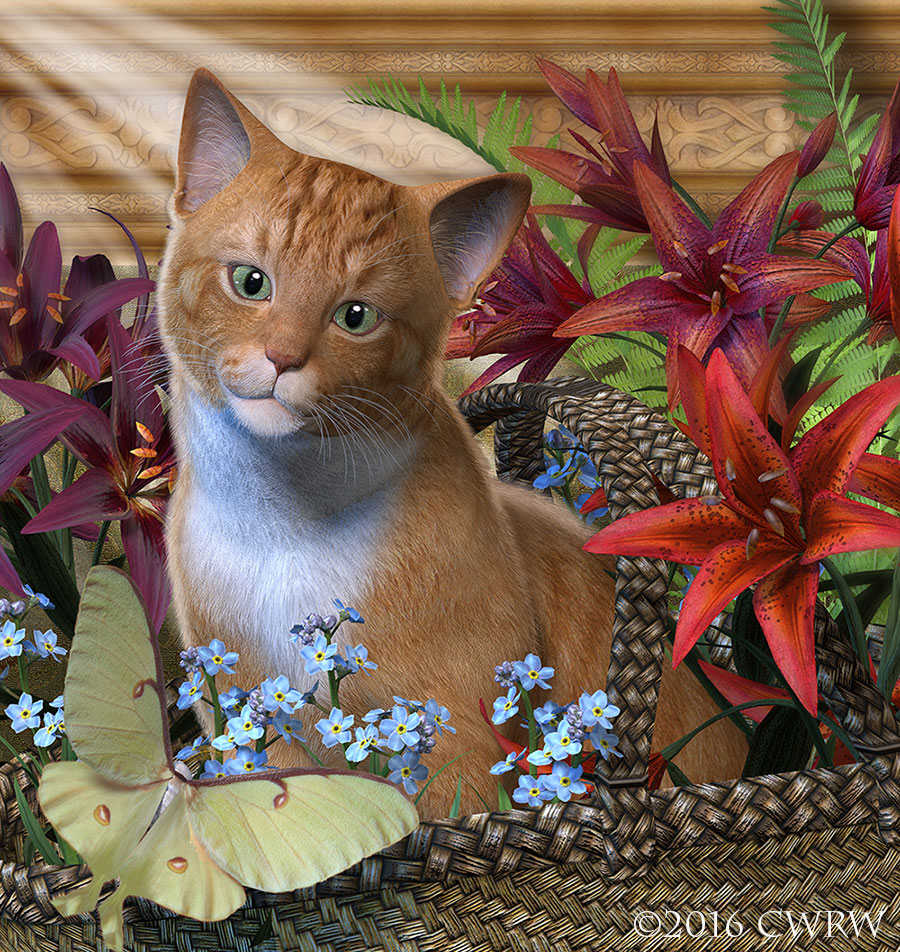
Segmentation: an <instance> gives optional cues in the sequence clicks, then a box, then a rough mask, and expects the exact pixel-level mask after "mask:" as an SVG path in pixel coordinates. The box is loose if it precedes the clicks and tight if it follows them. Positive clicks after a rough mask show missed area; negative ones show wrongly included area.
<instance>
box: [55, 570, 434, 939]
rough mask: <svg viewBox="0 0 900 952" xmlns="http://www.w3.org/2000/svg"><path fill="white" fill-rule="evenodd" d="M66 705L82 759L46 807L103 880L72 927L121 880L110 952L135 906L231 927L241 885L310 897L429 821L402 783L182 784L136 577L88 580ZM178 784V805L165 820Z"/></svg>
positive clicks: (99, 573)
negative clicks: (128, 901) (308, 889)
mask: <svg viewBox="0 0 900 952" xmlns="http://www.w3.org/2000/svg"><path fill="white" fill-rule="evenodd" d="M65 703H66V730H67V732H68V736H69V739H70V741H71V742H72V746H73V748H74V750H75V753H76V754H77V756H78V758H79V759H78V761H77V762H75V761H69V762H65V763H51V764H48V765H47V766H46V767H45V768H44V773H43V776H42V777H41V783H40V787H39V789H38V798H39V800H40V804H41V808H42V809H43V811H44V814H45V815H46V817H47V819H48V820H50V822H51V823H52V824H53V826H54V828H55V829H56V830H57V831H58V832H59V833H60V835H61V836H62V837H64V838H65V839H66V840H68V842H69V843H71V845H72V846H73V847H75V849H77V850H78V852H79V853H81V855H82V856H84V858H85V861H86V862H87V864H88V865H89V866H90V868H91V871H92V873H93V879H92V880H91V882H90V884H89V885H86V886H83V887H80V888H79V889H76V890H73V891H72V892H69V893H67V894H65V895H64V896H61V897H60V898H58V899H55V900H54V901H53V904H54V906H55V907H56V908H57V910H58V911H59V912H60V914H61V915H63V916H70V915H76V914H78V913H82V912H89V911H90V910H92V909H93V908H94V907H95V906H96V905H97V900H98V899H99V896H100V889H101V887H102V886H103V883H104V882H106V881H108V880H111V879H115V878H118V879H119V886H118V888H117V889H116V891H115V892H114V893H113V894H112V895H111V896H109V897H108V898H107V899H106V900H105V901H104V902H103V904H102V906H101V907H100V922H101V926H102V928H103V938H104V940H105V941H106V943H107V945H108V946H109V947H110V948H111V949H115V950H121V949H122V946H123V943H124V928H123V922H122V903H123V902H124V900H125V898H126V897H127V896H144V897H146V898H148V899H151V900H153V901H154V902H157V903H159V904H160V905H163V906H167V907H168V908H169V909H172V910H173V911H174V912H176V913H179V914H181V915H186V916H191V917H192V918H195V919H204V920H216V919H224V918H226V917H227V916H229V915H230V914H231V913H232V912H234V910H235V909H237V908H238V907H239V906H241V905H242V904H243V902H244V899H245V896H244V890H243V888H242V885H241V884H243V885H245V886H249V887H252V888H253V889H259V890H264V891H268V892H282V891H287V890H291V889H299V888H301V887H304V886H311V885H313V884H314V883H317V882H320V881H321V880H323V879H327V878H328V877H329V876H333V875H334V874H336V873H338V872H340V871H341V870H343V869H346V868H347V867H348V866H350V865H352V864H353V863H355V862H358V861H359V860H360V859H362V858H363V857H365V856H368V855H369V854H371V853H374V852H376V851H378V850H379V849H382V848H383V847H385V846H387V845H389V844H390V843H393V842H395V841H396V840H398V839H400V838H401V837H402V836H404V835H406V834H407V833H409V832H410V831H411V830H413V829H414V828H415V826H416V824H417V823H418V817H417V815H416V810H415V807H414V806H413V805H412V804H411V803H410V802H409V801H408V800H407V798H406V797H405V796H404V795H403V793H401V792H400V790H399V789H398V788H397V787H395V786H394V785H393V784H390V783H388V782H387V781H384V780H381V779H380V778H377V777H371V776H368V775H364V774H359V773H354V772H351V771H346V770H327V769H321V770H299V769H298V770H277V771H274V770H273V771H267V772H266V773H264V774H263V773H261V774H259V775H258V776H256V777H253V776H247V777H228V778H223V779H218V780H203V781H200V780H188V779H185V778H183V777H182V776H181V774H179V773H177V772H176V770H175V764H174V761H173V759H172V750H171V745H170V743H169V734H168V730H167V728H166V713H165V703H164V693H163V672H162V663H161V661H160V657H159V652H158V650H157V648H156V643H155V641H154V640H153V638H152V636H151V634H150V626H149V624H148V622H147V616H146V613H145V610H144V606H143V603H142V602H141V600H140V597H139V596H138V594H137V592H136V591H135V589H134V586H133V584H132V582H131V580H130V579H129V578H128V576H127V575H125V573H123V572H120V571H119V570H117V569H114V568H110V567H109V566H98V567H96V568H93V569H91V571H90V573H89V574H88V577H87V581H86V582H85V587H84V592H83V594H82V596H81V606H80V609H79V613H78V621H77V624H76V628H75V638H74V640H73V643H72V651H71V654H70V656H69V666H68V670H67V673H66V683H65ZM170 784H171V787H172V788H174V790H175V794H174V797H171V799H169V802H168V803H167V805H166V806H165V807H164V809H163V810H162V813H161V815H160V816H159V818H158V819H157V820H156V822H153V818H154V816H156V813H157V810H158V809H159V807H160V804H161V802H162V800H163V795H164V793H165V792H166V790H167V788H169V786H170ZM169 793H170V796H171V794H172V789H170V790H169ZM167 799H168V798H167ZM151 824H152V825H151Z"/></svg>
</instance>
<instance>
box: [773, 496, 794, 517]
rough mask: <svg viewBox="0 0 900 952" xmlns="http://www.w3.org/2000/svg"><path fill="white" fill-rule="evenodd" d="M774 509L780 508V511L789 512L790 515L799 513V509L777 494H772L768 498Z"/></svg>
mask: <svg viewBox="0 0 900 952" xmlns="http://www.w3.org/2000/svg"><path fill="white" fill-rule="evenodd" d="M769 502H770V503H772V505H773V506H775V508H776V509H780V510H781V511H782V512H789V513H790V514H791V515H792V516H798V515H800V510H799V509H798V508H797V507H796V506H795V505H794V504H793V503H790V502H787V501H786V500H784V499H779V497H778V496H772V498H771V499H770V500H769Z"/></svg>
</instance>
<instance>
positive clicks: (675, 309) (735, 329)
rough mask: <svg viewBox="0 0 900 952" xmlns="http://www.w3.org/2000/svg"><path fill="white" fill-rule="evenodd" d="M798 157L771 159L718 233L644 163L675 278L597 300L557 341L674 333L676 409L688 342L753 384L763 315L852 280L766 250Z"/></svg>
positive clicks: (644, 191) (653, 212)
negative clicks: (791, 299)
mask: <svg viewBox="0 0 900 952" xmlns="http://www.w3.org/2000/svg"><path fill="white" fill-rule="evenodd" d="M797 158H798V155H797V153H796V152H792V153H789V154H787V155H782V156H780V157H779V158H777V159H775V160H774V161H773V162H770V163H769V165H767V166H766V167H765V168H764V169H763V170H762V172H760V173H759V174H758V175H757V176H756V177H755V178H754V179H753V180H752V181H751V182H750V184H749V185H748V186H747V187H746V188H745V189H744V190H743V191H742V192H741V194H740V195H738V197H737V198H736V199H735V200H734V201H733V202H732V203H731V204H730V205H729V206H728V207H727V208H726V209H725V210H724V211H723V212H722V214H721V215H719V217H718V219H717V220H716V223H715V225H714V227H713V229H712V231H710V230H709V229H708V228H707V227H706V226H705V225H703V224H702V222H700V221H699V220H698V219H697V217H696V216H695V215H694V213H693V212H692V211H691V210H690V209H689V208H688V207H687V206H686V205H685V204H684V202H682V200H681V199H680V198H679V197H678V195H677V194H676V193H675V191H674V190H673V189H672V188H671V187H670V186H668V185H667V184H666V183H665V182H663V181H662V180H661V179H660V178H658V177H657V176H656V175H655V174H654V173H653V172H651V171H650V169H648V168H647V167H646V166H645V165H643V163H641V162H635V164H634V180H635V184H636V186H637V192H638V196H639V198H640V200H641V205H642V206H643V208H644V211H645V212H646V215H647V221H648V222H649V223H650V231H651V234H652V236H653V242H654V244H655V246H656V252H657V254H658V255H659V260H660V262H661V263H662V265H663V267H664V268H665V269H666V272H665V273H664V274H663V275H661V276H660V277H650V278H639V279H638V280H636V281H632V282H630V283H629V284H626V285H625V286H624V287H622V288H619V289H618V290H617V291H613V292H611V293H610V294H606V295H604V296H603V297H601V298H598V299H597V300H595V301H592V302H591V303H590V304H587V305H586V306H585V307H583V308H582V309H581V310H580V311H579V312H578V313H577V314H575V315H574V316H573V317H571V318H569V320H568V321H566V322H565V323H564V324H562V325H561V326H560V327H559V328H557V330H556V331H555V332H554V336H556V337H575V336H578V335H581V334H602V333H605V332H607V331H622V330H636V331H658V332H661V333H663V334H665V335H666V336H667V337H668V350H667V354H666V377H667V379H668V388H669V408H670V409H673V408H674V407H675V405H676V404H677V402H678V376H677V374H676V372H675V371H676V367H675V358H676V353H677V349H678V346H679V345H684V346H685V347H687V348H688V349H689V350H690V351H691V352H692V353H694V354H696V356H697V357H698V358H700V359H701V360H703V359H704V358H705V356H706V354H707V353H709V352H711V351H712V349H713V348H714V347H721V348H722V349H723V350H724V351H725V353H726V354H727V356H728V359H729V361H730V362H731V364H732V366H733V367H734V370H735V373H737V375H738V377H739V379H740V380H741V382H742V383H743V384H744V385H745V386H749V384H750V381H751V379H752V377H753V374H754V373H755V371H756V370H757V369H758V368H759V366H760V365H761V364H762V362H763V360H764V359H765V356H766V354H768V352H769V343H768V334H767V331H766V324H765V319H764V318H763V317H760V315H759V309H760V308H762V307H765V306H766V305H769V304H772V303H774V302H781V301H782V300H784V298H786V297H787V296H788V295H790V294H796V293H797V292H800V291H808V290H810V289H812V288H819V287H822V285H825V284H832V283H834V282H836V281H843V280H846V279H847V278H848V277H850V275H849V273H848V272H847V271H846V270H845V269H844V268H842V267H840V266H839V265H835V264H832V263H829V262H827V261H813V260H807V259H803V258H798V257H786V256H781V255H774V254H770V253H767V251H766V247H767V244H768V241H769V237H770V236H771V234H772V228H773V226H774V224H775V220H776V218H777V216H778V210H779V208H780V206H781V203H782V201H783V200H784V196H785V193H786V192H787V189H788V186H789V185H790V182H791V179H792V178H793V176H794V171H795V169H796V166H797ZM797 322H798V321H795V323H797Z"/></svg>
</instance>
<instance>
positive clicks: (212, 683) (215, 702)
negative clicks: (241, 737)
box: [204, 672, 224, 763]
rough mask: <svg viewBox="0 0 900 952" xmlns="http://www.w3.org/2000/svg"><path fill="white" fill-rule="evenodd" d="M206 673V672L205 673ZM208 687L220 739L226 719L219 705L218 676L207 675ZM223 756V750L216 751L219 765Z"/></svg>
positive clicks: (215, 725) (217, 735)
mask: <svg viewBox="0 0 900 952" xmlns="http://www.w3.org/2000/svg"><path fill="white" fill-rule="evenodd" d="M204 673H205V672H204ZM206 686H207V687H208V688H209V693H210V697H211V699H212V706H213V725H214V728H215V732H216V733H215V736H216V737H220V736H221V735H222V734H223V733H224V731H223V730H222V728H223V727H224V719H223V717H222V705H221V704H219V692H218V691H217V690H216V676H215V675H214V674H208V673H207V674H206ZM222 758H223V754H222V751H221V750H217V751H216V759H217V760H218V761H219V763H222V762H223V760H222Z"/></svg>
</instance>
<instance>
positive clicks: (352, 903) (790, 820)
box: [0, 378, 900, 952]
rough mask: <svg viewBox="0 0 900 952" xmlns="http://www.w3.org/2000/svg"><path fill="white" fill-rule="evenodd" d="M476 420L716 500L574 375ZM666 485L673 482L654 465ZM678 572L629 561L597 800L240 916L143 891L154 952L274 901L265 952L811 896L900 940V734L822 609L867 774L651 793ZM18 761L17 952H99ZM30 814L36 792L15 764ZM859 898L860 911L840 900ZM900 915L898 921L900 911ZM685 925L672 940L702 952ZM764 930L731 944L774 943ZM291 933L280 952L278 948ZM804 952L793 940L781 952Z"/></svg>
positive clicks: (653, 498) (7, 871)
mask: <svg viewBox="0 0 900 952" xmlns="http://www.w3.org/2000/svg"><path fill="white" fill-rule="evenodd" d="M460 406H461V409H462V411H463V412H464V414H465V415H466V416H467V417H468V419H469V422H470V423H471V425H472V427H473V429H475V430H476V431H477V430H480V429H482V428H484V427H485V426H487V425H489V424H491V423H495V424H496V428H495V454H496V458H497V469H498V474H499V475H500V477H501V478H502V479H507V480H519V481H523V482H527V483H529V484H530V483H531V480H533V478H534V477H535V476H536V475H537V474H538V473H539V472H541V471H542V469H543V462H542V452H541V435H542V432H543V428H544V424H545V421H546V419H547V418H548V417H549V418H550V419H552V420H555V421H558V422H560V423H562V424H564V425H565V426H566V427H568V428H569V429H570V430H571V431H572V432H573V433H574V434H575V435H576V436H577V437H578V438H579V439H580V440H581V442H582V445H583V446H584V448H585V449H586V451H587V452H588V453H589V455H590V456H591V458H592V459H593V461H594V463H595V465H596V467H597V471H598V475H599V476H600V480H601V483H602V485H603V487H604V490H605V492H606V495H607V498H608V500H609V505H610V510H611V514H612V516H613V518H619V517H621V516H622V515H624V514H626V513H630V512H634V511H637V510H640V509H643V508H646V507H649V506H653V505H656V504H658V497H657V493H656V489H655V486H654V482H653V477H654V476H655V477H656V478H657V479H659V480H660V481H661V482H662V483H664V484H665V485H667V486H668V487H669V488H670V489H671V490H672V491H673V493H674V494H675V495H676V496H677V497H679V498H682V497H687V496H697V495H705V494H712V493H714V492H716V482H715V479H714V477H713V473H712V468H711V466H710V464H709V461H708V460H707V459H706V457H705V456H703V454H702V453H700V452H699V450H698V449H697V448H696V447H695V446H694V445H693V444H692V443H691V442H690V441H689V440H687V439H686V438H685V437H684V436H683V435H682V434H681V433H680V432H679V431H677V430H676V429H674V428H673V427H671V426H670V425H669V424H668V423H667V422H666V420H665V419H664V418H663V417H661V416H660V415H659V414H658V413H656V412H655V411H652V410H650V409H649V408H647V407H646V406H645V405H644V404H642V403H640V402H639V401H638V400H636V399H634V398H633V397H631V396H629V395H627V394H624V393H621V392H620V391H617V390H614V389H612V388H610V387H607V386H605V385H603V384H598V383H596V382H593V381H585V380H578V379H570V378H560V379H557V380H553V381H549V382H545V383H541V384H501V385H495V386H491V387H488V388H486V389H484V390H482V391H480V392H478V393H476V394H473V395H472V396H470V397H468V398H466V399H465V400H463V401H462V402H461V404H460ZM651 474H652V475H651ZM667 589H668V585H667V574H666V573H665V570H664V563H663V562H661V561H660V560H655V559H644V558H625V557H620V558H619V559H618V562H617V581H616V596H617V598H616V617H615V624H614V640H613V650H612V657H611V660H610V666H609V673H608V681H607V687H606V689H607V693H608V694H609V696H610V700H611V702H612V703H614V704H616V705H617V706H618V707H619V708H620V709H621V711H622V713H621V714H620V715H619V717H618V718H617V720H616V733H617V734H618V736H619V738H620V745H619V746H620V750H622V752H623V755H624V756H623V757H622V759H620V760H617V761H615V762H614V763H612V764H607V763H606V762H604V761H600V764H599V768H598V769H599V773H598V775H597V776H596V777H595V781H596V791H595V802H594V803H592V804H591V803H586V802H579V803H568V804H553V805H547V806H544V807H543V808H541V809H517V810H511V811H508V812H506V813H502V812H498V813H492V814H489V815H488V814H481V815H476V816H470V817H461V818H458V819H455V820H442V821H437V822H432V823H423V824H421V825H420V826H419V828H418V829H417V830H416V831H415V832H414V833H412V834H411V835H410V836H408V837H407V838H406V839H405V840H403V841H401V842H400V843H398V844H395V845H394V846H392V847H390V848H388V849H386V850H384V851H383V852H381V853H379V854H377V855H375V856H372V857H369V858H368V859H366V860H364V861H363V862H361V863H360V864H358V865H357V866H355V867H353V868H351V869H349V870H347V871H345V872H344V873H342V874H340V875H338V876H335V877H333V878H332V879H330V880H328V881H327V882H325V883H321V884H319V885H318V886H315V887H312V888H310V889H306V890H298V891H296V892H294V893H292V894H285V895H272V894H264V893H255V892H251V893H249V895H248V903H247V905H246V906H244V907H243V908H242V909H241V910H238V912H237V913H235V914H234V915H233V916H232V917H231V918H230V919H229V920H227V921H226V922H223V923H208V924H206V923H198V922H195V921H193V920H189V919H184V918H181V917H176V916H174V915H172V914H171V913H169V912H168V911H166V910H164V909H162V908H160V907H158V906H155V905H154V904H153V903H150V902H147V901H145V900H130V901H129V903H128V904H127V906H126V922H127V923H129V924H130V927H131V928H130V930H129V936H130V941H131V942H132V947H133V948H134V949H135V950H141V952H144V950H147V952H149V950H150V949H153V950H165V952H168V950H169V949H171V950H173V952H174V950H176V949H177V950H179V952H186V950H187V952H189V950H199V949H208V950H222V952H230V950H232V949H234V950H237V949H241V950H247V952H249V949H250V947H251V946H250V943H251V940H252V938H253V937H254V935H255V934H256V933H257V930H259V928H260V927H261V925H262V923H263V922H265V921H266V918H267V916H268V915H269V912H270V910H272V911H273V912H274V920H275V923H274V928H275V934H276V937H277V942H276V940H275V939H268V940H265V941H264V942H263V943H262V944H260V945H257V946H256V948H258V949H273V950H274V949H283V950H285V952H293V950H295V949H296V950H300V949H304V950H305V949H322V950H335V952H336V950H341V952H355V950H357V949H360V950H361V949H364V948H365V949H376V950H377V949H392V950H404V952H405V950H431V949H433V950H442V952H443V950H449V952H454V950H459V952H462V950H466V952H469V950H478V952H481V950H485V952H486V950H493V949H497V950H500V949H504V950H506V949H510V950H512V949H516V950H532V949H533V950H538V949H540V950H542V952H543V950H550V949H553V950H554V952H558V950H587V949H605V948H615V949H616V950H617V952H620V950H628V949H647V948H662V946H659V945H648V944H647V941H648V940H647V939H646V938H644V937H642V936H640V935H639V934H638V933H636V932H635V931H634V929H633V912H634V910H636V909H638V910H640V909H645V908H655V907H657V906H661V905H665V906H667V907H668V908H670V909H677V908H684V909H689V908H694V909H701V908H709V909H713V908H714V909H724V908H726V907H727V908H729V910H740V911H741V915H742V916H748V917H749V916H752V915H753V914H754V913H758V912H759V911H764V910H766V909H769V908H772V907H773V905H775V906H778V905H780V906H781V907H786V906H787V905H789V903H790V902H791V901H797V902H801V901H802V902H804V903H810V902H814V903H821V902H828V901H829V897H834V898H833V906H832V907H833V908H849V907H850V906H853V905H854V903H855V904H856V905H857V906H861V907H863V908H866V909H868V908H871V907H872V905H873V903H879V902H880V903H882V905H887V906H890V908H889V910H888V912H889V913H890V915H888V914H886V915H885V917H884V922H883V924H882V927H881V931H880V932H879V937H878V942H879V943H881V942H884V943H886V944H883V945H882V944H872V945H866V944H865V943H864V942H862V940H859V941H857V943H856V944H851V945H846V946H845V945H842V944H841V941H842V940H838V941H836V942H835V943H833V944H832V945H830V946H829V948H835V949H841V950H843V949H844V948H846V949H847V950H850V949H857V948H872V949H882V948H884V949H888V948H891V949H896V948H900V932H898V931H897V927H896V926H894V925H893V924H892V923H894V922H898V921H900V913H898V903H900V900H898V898H897V896H898V893H900V869H898V864H900V851H898V850H897V849H896V845H897V844H896V837H897V830H898V817H900V797H898V791H900V786H898V784H900V759H898V758H897V757H896V755H895V752H896V751H898V750H900V732H898V725H897V722H896V720H895V718H894V715H893V712H892V711H891V709H890V706H889V705H888V704H887V703H886V702H885V701H884V699H883V698H882V696H881V695H880V694H879V693H878V692H877V691H876V690H875V689H874V687H873V686H871V684H870V683H869V679H868V674H867V672H865V671H863V670H862V668H861V666H860V665H859V663H858V661H857V659H856V657H855V656H854V654H853V651H852V649H851V648H850V647H849V646H846V645H844V644H843V643H842V642H840V641H839V639H838V638H837V632H836V627H835V625H834V623H833V622H832V621H831V620H830V619H829V618H828V616H827V615H826V614H825V613H824V612H822V611H820V612H818V613H817V618H816V634H817V655H818V660H819V669H820V672H821V673H820V688H821V689H822V691H823V694H824V695H825V697H826V698H828V699H829V703H830V705H831V708H832V711H833V713H834V715H835V716H836V717H837V718H838V719H839V720H840V722H841V723H842V725H843V726H844V727H845V729H846V730H847V731H848V732H849V733H850V735H851V737H853V739H854V741H856V742H858V746H859V749H860V750H861V752H862V754H863V756H864V758H865V762H864V763H858V764H853V765H850V766H846V767H839V768H834V769H816V770H806V771H800V772H795V773H791V774H781V775H771V776H766V777H758V778H751V779H744V780H740V781H735V782H732V783H717V784H712V783H710V784H701V785H695V786H691V787H679V788H675V789H671V790H664V791H658V792H653V793H651V792H650V791H649V790H648V789H647V786H646V783H647V764H648V760H649V754H650V744H651V740H652V727H653V720H654V716H655V708H656V701H657V695H658V686H659V680H660V675H661V671H662V663H663V641H664V631H665V612H666V593H667ZM13 773H14V771H13V768H12V766H11V765H6V766H5V767H3V768H2V769H0V849H3V850H4V854H3V858H5V859H6V860H7V862H6V863H4V864H3V865H2V866H0V944H2V948H3V949H4V950H6V949H10V950H18V949H28V950H36V949H41V950H57V949H59V950H62V949H65V950H66V952H83V950H89V949H91V950H93V949H97V948H99V945H98V939H97V927H96V924H95V919H94V917H93V916H84V917H81V921H76V920H67V921H66V922H65V923H61V921H60V919H59V917H58V916H57V914H56V912H55V910H54V909H53V907H52V905H51V904H50V896H51V895H52V894H53V893H55V892H59V891H63V890H65V889H67V888H71V887H72V886H73V885H74V884H76V883H79V882H85V881H86V880H87V878H88V876H89V872H88V870H87V869H86V867H80V868H76V867H68V868H57V867H37V866H32V867H26V866H24V865H22V853H21V836H22V830H21V823H20V821H19V819H18V810H17V807H16V803H15V797H14V796H13V795H12V787H11V779H10V778H11V777H12V775H13ZM15 773H16V776H17V779H18V780H19V783H20V785H21V786H22V789H23V790H24V791H25V792H26V795H27V796H28V799H29V802H31V803H32V804H33V803H34V790H33V789H31V788H29V787H28V786H27V778H26V777H25V776H24V774H23V773H22V771H21V770H18V771H15ZM837 897H840V901H838V898H837ZM888 920H890V922H889V921H888ZM682 939H684V941H685V942H688V943H689V942H694V943H696V939H690V937H688V936H686V935H683V936H681V938H679V937H676V936H673V937H672V938H670V939H667V940H666V945H665V948H666V949H681V948H698V946H697V945H696V944H695V945H690V944H680V943H681V941H682ZM760 941H761V939H760V936H759V935H758V934H756V933H753V932H752V930H751V931H750V932H748V933H747V934H746V935H742V936H739V937H736V938H734V937H732V938H728V939H727V941H725V944H722V945H714V944H709V945H704V946H703V947H704V948H710V949H713V948H715V949H719V948H721V949H728V950H732V949H734V950H743V949H756V948H758V947H759V943H760ZM273 943H275V944H273ZM782 947H783V948H793V947H794V946H791V945H781V944H779V943H778V942H775V941H774V940H773V941H772V942H769V943H767V945H766V948H767V949H769V948H772V949H777V948H782Z"/></svg>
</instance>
